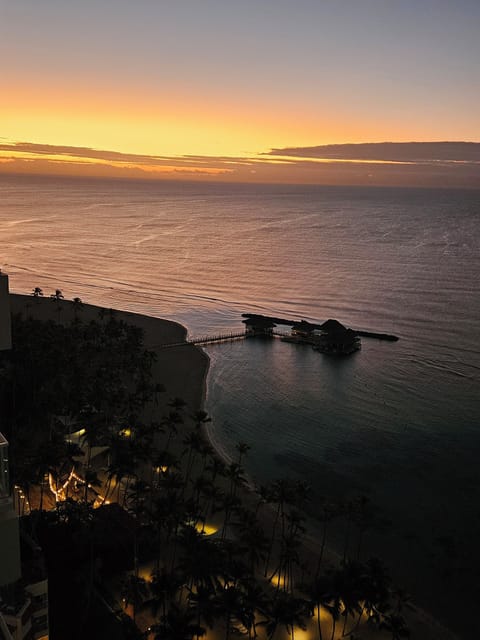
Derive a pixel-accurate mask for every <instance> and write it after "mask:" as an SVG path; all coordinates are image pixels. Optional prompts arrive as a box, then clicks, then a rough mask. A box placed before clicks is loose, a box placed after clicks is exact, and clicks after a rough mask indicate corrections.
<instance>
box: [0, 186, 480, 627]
mask: <svg viewBox="0 0 480 640" xmlns="http://www.w3.org/2000/svg"><path fill="white" fill-rule="evenodd" d="M0 239H1V242H0V267H3V268H4V269H5V270H6V271H7V272H8V273H9V274H10V282H11V289H12V290H14V291H16V292H23V293H26V292H29V291H31V290H32V289H33V287H35V286H40V287H42V288H43V289H44V290H45V292H46V293H49V292H51V291H53V290H54V289H55V288H57V287H58V288H60V289H62V291H63V292H64V294H65V297H67V298H73V297H75V296H80V297H81V298H82V299H84V300H85V301H86V302H90V303H92V304H100V305H104V306H111V307H118V308H123V309H128V310H131V311H136V312H141V313H146V314H151V315H156V316H160V317H166V318H170V319H173V320H177V321H179V322H181V323H182V324H184V325H186V326H187V328H188V330H189V334H190V335H191V336H199V335H203V334H205V333H215V332H219V331H223V330H228V331H230V330H238V329H240V328H241V327H242V326H243V325H242V324H241V313H244V312H256V313H265V314H271V315H276V316H281V317H288V318H293V319H300V318H304V319H306V320H311V321H317V322H319V321H323V320H326V319H327V318H337V319H338V320H340V321H341V322H343V323H344V324H346V325H347V326H351V327H353V328H357V329H366V330H372V331H384V332H388V333H394V334H396V335H398V336H399V337H400V340H399V341H398V342H396V343H386V342H379V341H377V340H369V339H366V338H364V339H363V340H362V350H361V352H359V353H356V354H354V355H353V356H351V357H349V358H342V359H335V358H331V357H328V356H324V355H321V354H318V353H315V352H313V351H312V350H311V349H310V348H308V347H301V346H298V345H292V344H287V343H282V342H280V341H277V340H275V341H267V342H264V341H239V342H232V343H224V344H221V345H212V346H210V347H208V348H206V350H207V352H208V354H209V356H210V358H211V369H210V373H209V380H208V395H207V409H208V411H209V412H210V414H211V415H212V417H213V423H212V426H211V433H212V437H213V438H214V439H215V441H216V442H217V444H218V446H219V447H221V448H222V449H223V450H224V451H225V453H226V455H231V456H233V455H234V445H235V443H237V442H238V441H245V442H247V443H249V444H251V445H252V450H251V451H250V453H249V456H248V458H247V466H248V471H249V473H250V475H251V477H252V478H253V479H254V480H256V481H258V482H263V481H266V480H268V479H272V478H278V477H282V476H285V475H291V476H293V477H296V478H300V479H306V480H308V481H309V482H310V483H311V484H312V485H313V487H314V489H315V491H316V492H317V494H319V493H325V494H333V495H337V496H353V495H356V494H364V495H368V496H369V497H370V498H371V499H372V500H373V501H374V502H375V503H376V504H378V505H379V507H380V508H381V509H382V513H383V514H384V515H385V517H387V518H388V519H389V520H391V522H392V525H391V527H390V530H389V533H388V534H386V535H382V536H371V537H370V538H369V540H367V548H366V553H367V552H381V553H382V554H383V555H384V556H385V557H386V558H387V560H388V561H389V563H390V564H391V565H392V567H393V570H394V572H395V575H396V577H398V579H399V580H400V581H403V583H404V584H405V585H406V586H407V588H409V589H410V590H411V591H412V592H413V593H414V594H415V595H416V596H417V598H418V600H419V601H420V602H421V603H422V604H424V605H425V606H427V608H429V607H430V608H433V609H436V610H437V611H441V616H442V617H443V618H444V619H446V620H447V621H448V622H449V623H450V624H451V625H452V626H455V627H456V628H457V629H462V624H463V623H462V621H458V620H457V616H456V614H455V612H454V610H453V609H452V607H451V600H452V597H455V598H462V600H463V601H465V602H469V601H470V600H471V599H473V595H472V594H473V593H474V590H475V584H476V585H477V588H478V580H479V573H480V555H479V551H478V548H477V546H478V539H479V536H480V470H479V459H480V458H479V455H480V424H479V418H480V393H479V391H480V384H479V378H480V323H479V318H480V191H475V190H470V191H464V190H427V189H397V188H391V189H387V188H360V187H351V188H345V187H341V188H340V187H304V186H302V187H300V186H266V185H265V186H243V185H214V184H203V185H202V184H193V183H191V184H187V183H184V184H182V183H156V184H155V183H141V182H128V183H127V182H120V181H105V180H66V179H54V178H49V179H40V178H35V179H34V178H25V177H22V178H20V177H18V178H16V177H8V178H7V177H4V176H3V177H0ZM445 566H447V568H448V572H447V573H446V572H445V570H444V569H445ZM472 601H473V600H472ZM469 625H470V629H471V628H472V627H471V622H469Z"/></svg>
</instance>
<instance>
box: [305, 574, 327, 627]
mask: <svg viewBox="0 0 480 640" xmlns="http://www.w3.org/2000/svg"><path fill="white" fill-rule="evenodd" d="M302 590H303V591H304V592H305V593H306V595H307V596H308V598H309V601H310V605H311V610H312V611H315V610H316V612H317V626H318V637H319V640H323V635H322V622H321V608H322V606H326V605H328V604H330V602H331V595H330V592H331V578H330V576H327V575H322V576H319V575H317V576H315V578H314V579H313V581H312V582H310V583H308V584H306V585H303V586H302Z"/></svg>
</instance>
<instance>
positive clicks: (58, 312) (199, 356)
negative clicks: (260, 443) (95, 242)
mask: <svg viewBox="0 0 480 640" xmlns="http://www.w3.org/2000/svg"><path fill="white" fill-rule="evenodd" d="M10 301H11V311H12V314H16V313H20V314H30V315H32V316H35V317H37V318H39V319H42V320H48V319H51V320H54V321H60V322H61V323H69V322H71V321H72V320H74V318H75V316H76V315H78V317H79V318H81V319H82V321H87V322H88V321H89V320H94V319H96V320H97V319H98V318H99V314H100V313H101V308H100V307H97V306H93V305H88V304H82V307H81V308H79V309H75V306H74V305H73V303H72V302H71V301H66V300H62V301H59V302H58V301H55V300H53V299H52V298H49V297H35V298H34V297H33V296H26V295H19V294H11V295H10ZM106 311H107V313H108V312H109V310H106ZM114 314H115V317H116V318H117V319H120V320H123V321H125V322H127V323H129V324H132V325H135V326H137V327H139V328H141V329H142V330H143V331H144V336H145V340H144V344H145V348H146V349H148V350H150V351H153V352H154V353H155V354H156V360H155V363H154V365H153V376H154V380H155V382H158V383H160V384H162V385H164V387H165V393H162V394H160V397H159V401H158V404H155V405H153V403H151V404H150V405H148V406H147V408H146V412H148V413H149V414H150V416H151V417H153V418H154V419H158V420H160V419H161V418H162V417H163V416H164V415H165V414H166V413H168V410H169V406H168V405H169V403H170V402H171V401H172V400H173V399H174V398H182V399H183V400H184V401H185V402H186V411H187V412H188V415H191V414H193V413H194V412H195V411H198V410H200V409H202V408H203V404H204V400H205V391H206V376H207V373H208V368H209V358H208V356H207V354H206V353H205V352H204V351H203V350H201V349H200V348H198V347H195V346H193V345H184V346H172V347H168V348H164V345H168V344H172V345H173V344H176V343H179V342H182V341H183V340H185V338H186V335H187V330H186V329H185V327H183V326H182V325H180V324H178V323H176V322H172V321H169V320H164V319H160V318H154V317H149V316H145V315H140V314H135V313H131V312H127V311H120V310H115V311H114ZM181 428H182V425H179V431H180V437H179V441H181V440H182V439H183V438H182V436H181ZM183 428H184V429H185V434H186V433H187V426H186V425H185V426H184V427H183ZM204 433H206V434H207V436H208V429H206V430H205V431H204ZM210 443H211V444H212V446H213V447H215V442H214V441H212V440H211V441H210ZM217 455H219V456H221V451H218V449H217ZM227 462H230V461H227ZM223 481H224V484H225V488H226V487H227V483H228V481H227V479H224V480H223ZM252 487H253V483H251V484H250V485H249V487H245V488H244V489H243V492H242V501H243V502H244V504H245V505H248V506H250V507H252V508H254V507H255V505H256V503H257V501H258V499H257V497H256V495H254V494H253V492H252V490H251V489H252ZM273 517H274V512H273V509H268V508H267V509H263V510H262V511H261V514H260V520H261V522H262V524H263V525H264V526H265V527H266V526H267V525H269V524H270V523H271V521H272V518H273ZM212 524H213V525H215V524H216V523H215V522H213V523H212ZM317 552H318V541H317V539H316V537H315V535H314V533H313V532H312V531H310V532H308V531H307V535H306V536H305V541H304V551H303V559H304V560H305V561H307V562H308V559H309V558H311V557H312V556H315V555H316V554H317ZM328 559H329V561H330V562H332V563H333V562H335V560H336V556H335V555H334V554H333V553H331V552H329V553H328ZM405 615H406V617H407V619H408V622H409V626H410V629H411V634H412V635H411V637H412V638H416V639H418V640H457V637H456V636H455V635H454V634H453V633H451V632H450V631H448V630H447V629H445V628H444V627H442V626H441V625H439V624H438V623H437V622H436V621H435V620H434V619H433V618H432V617H431V616H430V615H429V614H427V613H426V612H424V611H422V610H420V609H415V610H414V611H412V612H406V614H405ZM312 633H313V631H312ZM302 637H303V636H302ZM304 637H305V638H307V637H310V636H307V635H306V636H304ZM312 637H313V636H312ZM355 637H357V638H363V639H367V638H368V639H370V638H371V639H372V640H373V639H377V638H378V639H383V638H385V639H386V638H389V637H391V635H390V634H387V633H386V632H379V631H377V630H373V629H371V628H370V627H365V626H361V627H360V628H359V629H358V631H357V632H356V636H355Z"/></svg>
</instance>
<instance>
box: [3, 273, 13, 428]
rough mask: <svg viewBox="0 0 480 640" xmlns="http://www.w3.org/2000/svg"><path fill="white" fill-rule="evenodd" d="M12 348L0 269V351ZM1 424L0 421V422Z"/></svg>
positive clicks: (5, 279) (5, 286)
mask: <svg viewBox="0 0 480 640" xmlns="http://www.w3.org/2000/svg"><path fill="white" fill-rule="evenodd" d="M11 348H12V333H11V324H10V298H9V294H8V276H7V275H6V274H5V273H2V272H1V271H0V351H1V350H3V349H11ZM0 424H1V423H0Z"/></svg>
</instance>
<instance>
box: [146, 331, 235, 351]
mask: <svg viewBox="0 0 480 640" xmlns="http://www.w3.org/2000/svg"><path fill="white" fill-rule="evenodd" d="M246 337H247V336H246V334H245V330H243V331H231V332H229V333H217V334H214V335H211V336H200V337H199V338H192V339H191V340H184V341H183V342H169V343H166V344H157V345H154V346H155V347H157V348H159V349H171V348H172V347H185V346H187V345H189V344H195V345H202V344H211V343H212V342H230V341H232V340H241V339H242V338H246Z"/></svg>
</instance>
